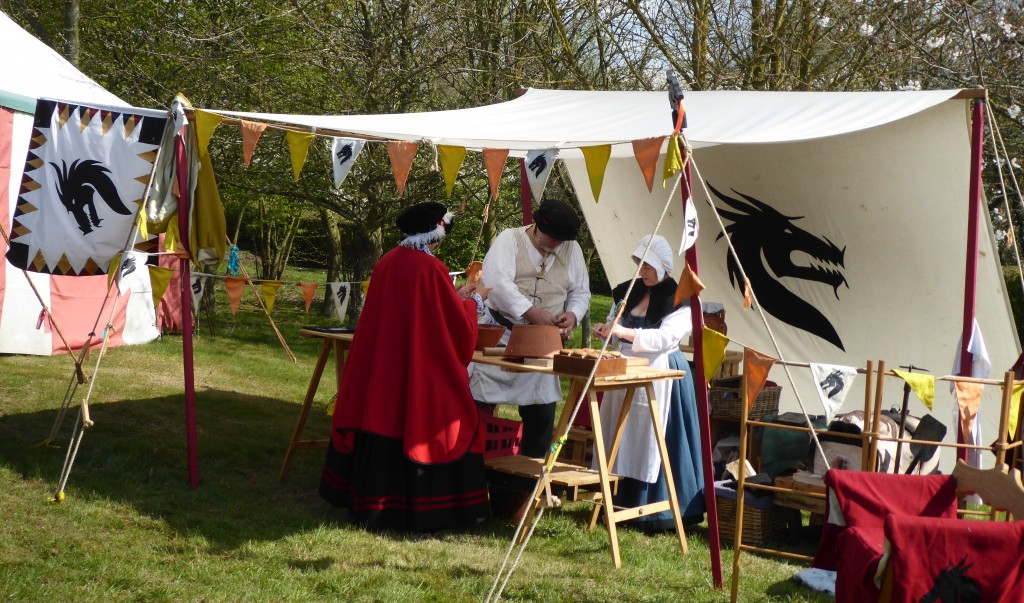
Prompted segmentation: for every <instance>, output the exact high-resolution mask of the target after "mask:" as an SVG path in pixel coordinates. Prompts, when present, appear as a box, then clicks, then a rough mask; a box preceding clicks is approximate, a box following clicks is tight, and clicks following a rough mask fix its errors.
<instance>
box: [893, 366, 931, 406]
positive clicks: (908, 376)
mask: <svg viewBox="0 0 1024 603" xmlns="http://www.w3.org/2000/svg"><path fill="white" fill-rule="evenodd" d="M892 372H894V373H896V374H897V375H899V376H900V378H902V379H903V380H904V381H906V382H907V385H909V386H910V389H912V390H914V393H915V394H917V397H918V398H920V399H921V402H924V405H925V406H927V407H928V410H931V409H932V405H933V404H934V403H935V375H927V374H925V373H911V372H908V371H901V370H899V369H893V371H892Z"/></svg>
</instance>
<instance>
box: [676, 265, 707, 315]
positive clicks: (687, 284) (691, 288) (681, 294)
mask: <svg viewBox="0 0 1024 603" xmlns="http://www.w3.org/2000/svg"><path fill="white" fill-rule="evenodd" d="M703 290H704V283H702V282H701V280H700V277H698V276H697V275H696V274H694V273H693V270H690V264H689V263H685V262H684V263H683V272H682V274H680V275H679V284H677V285H676V297H675V300H674V302H675V304H676V305H677V306H678V305H679V304H681V303H683V300H685V299H689V298H691V297H693V296H694V295H700V292H701V291H703Z"/></svg>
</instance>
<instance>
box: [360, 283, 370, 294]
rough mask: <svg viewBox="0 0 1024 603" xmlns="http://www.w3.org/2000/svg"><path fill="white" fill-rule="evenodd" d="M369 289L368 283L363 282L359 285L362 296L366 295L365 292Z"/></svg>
mask: <svg viewBox="0 0 1024 603" xmlns="http://www.w3.org/2000/svg"><path fill="white" fill-rule="evenodd" d="M369 288H370V281H363V282H361V283H359V290H360V291H362V292H363V295H366V290H367V289H369Z"/></svg>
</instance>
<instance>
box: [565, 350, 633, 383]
mask: <svg viewBox="0 0 1024 603" xmlns="http://www.w3.org/2000/svg"><path fill="white" fill-rule="evenodd" d="M595 362H597V371H596V372H595V373H594V377H610V376H613V375H625V374H626V365H627V363H628V359H627V358H626V357H625V356H620V357H618V358H602V359H601V360H600V361H598V360H597V359H596V358H583V357H580V356H570V355H568V354H564V353H559V354H555V361H554V363H553V364H552V367H551V368H552V370H554V371H555V372H556V373H561V374H563V375H581V376H586V375H589V374H590V371H591V370H593V368H594V363H595Z"/></svg>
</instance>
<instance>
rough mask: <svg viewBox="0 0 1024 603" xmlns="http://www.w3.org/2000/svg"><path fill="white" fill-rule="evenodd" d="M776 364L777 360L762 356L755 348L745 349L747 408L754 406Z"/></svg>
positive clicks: (744, 366) (744, 374)
mask: <svg viewBox="0 0 1024 603" xmlns="http://www.w3.org/2000/svg"><path fill="white" fill-rule="evenodd" d="M774 364H775V359H774V358H772V357H771V356H769V355H767V354H762V353H761V352H758V351H757V350H755V349H754V348H743V382H744V385H745V386H746V391H747V408H748V409H749V408H751V407H753V406H754V400H756V399H757V396H758V394H760V393H761V390H762V389H764V384H765V382H766V381H768V371H770V370H771V368H772V365H774Z"/></svg>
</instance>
